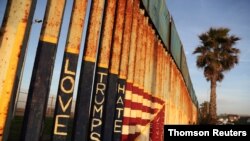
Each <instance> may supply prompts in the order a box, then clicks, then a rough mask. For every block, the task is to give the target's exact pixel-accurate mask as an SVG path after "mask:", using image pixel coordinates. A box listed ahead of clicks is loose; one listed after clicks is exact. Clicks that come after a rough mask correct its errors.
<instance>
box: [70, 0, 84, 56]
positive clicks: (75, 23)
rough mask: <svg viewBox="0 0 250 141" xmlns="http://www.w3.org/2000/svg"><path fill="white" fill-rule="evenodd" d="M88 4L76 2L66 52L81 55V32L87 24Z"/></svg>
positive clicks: (76, 0)
mask: <svg viewBox="0 0 250 141" xmlns="http://www.w3.org/2000/svg"><path fill="white" fill-rule="evenodd" d="M87 2H88V1H87V0H75V4H74V9H73V11H72V18H71V24H70V27H69V29H70V30H69V33H68V42H67V45H66V52H70V53H74V54H79V51H80V44H81V38H82V32H80V31H82V28H83V25H84V22H85V13H86V8H87Z"/></svg>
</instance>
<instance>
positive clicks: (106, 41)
mask: <svg viewBox="0 0 250 141" xmlns="http://www.w3.org/2000/svg"><path fill="white" fill-rule="evenodd" d="M117 1H118V0H110V1H108V3H107V11H106V13H105V17H104V23H103V24H104V25H103V26H104V27H103V33H102V38H101V49H100V55H99V60H98V66H99V67H102V68H108V67H109V61H110V58H111V57H110V52H111V46H112V37H113V30H114V21H115V11H116V5H117Z"/></svg>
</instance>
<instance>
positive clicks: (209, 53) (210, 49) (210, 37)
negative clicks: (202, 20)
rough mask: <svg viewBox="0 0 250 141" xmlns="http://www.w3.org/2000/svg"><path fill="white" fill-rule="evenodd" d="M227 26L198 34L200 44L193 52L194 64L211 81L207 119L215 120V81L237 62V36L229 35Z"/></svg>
mask: <svg viewBox="0 0 250 141" xmlns="http://www.w3.org/2000/svg"><path fill="white" fill-rule="evenodd" d="M229 31H230V29H228V28H210V29H209V30H208V31H207V32H205V33H202V34H201V35H199V39H200V41H201V43H200V45H199V46H198V47H197V48H196V49H195V51H194V52H193V54H198V55H197V61H196V65H197V67H198V68H202V69H204V76H205V78H206V79H207V81H210V83H211V93H210V104H209V121H210V123H211V124H214V123H215V122H216V118H217V114H216V83H217V81H219V82H221V81H222V79H223V77H224V75H223V73H224V72H225V71H229V70H231V69H232V68H233V67H234V66H235V64H238V62H239V57H238V55H239V53H240V50H239V49H237V48H234V45H235V44H236V42H237V41H238V40H240V38H239V37H237V36H234V35H229Z"/></svg>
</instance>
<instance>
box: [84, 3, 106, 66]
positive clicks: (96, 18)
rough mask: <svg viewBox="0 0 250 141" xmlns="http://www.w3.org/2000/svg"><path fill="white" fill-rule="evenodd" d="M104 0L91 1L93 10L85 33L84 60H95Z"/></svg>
mask: <svg viewBox="0 0 250 141" xmlns="http://www.w3.org/2000/svg"><path fill="white" fill-rule="evenodd" d="M104 2H105V1H104V0H94V1H93V6H92V7H93V12H92V13H91V15H90V24H89V30H88V35H87V41H86V47H85V50H86V51H85V54H84V60H85V61H90V62H95V61H96V53H97V48H98V44H99V43H98V42H99V39H98V38H99V36H98V35H99V34H100V31H101V27H100V25H101V23H102V12H103V10H104Z"/></svg>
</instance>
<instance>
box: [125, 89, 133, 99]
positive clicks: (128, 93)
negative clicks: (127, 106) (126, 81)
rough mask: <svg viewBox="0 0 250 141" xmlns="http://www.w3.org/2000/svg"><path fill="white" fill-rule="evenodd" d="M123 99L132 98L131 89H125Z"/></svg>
mask: <svg viewBox="0 0 250 141" xmlns="http://www.w3.org/2000/svg"><path fill="white" fill-rule="evenodd" d="M125 99H126V100H131V99H132V92H131V91H128V90H126V93H125Z"/></svg>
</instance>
